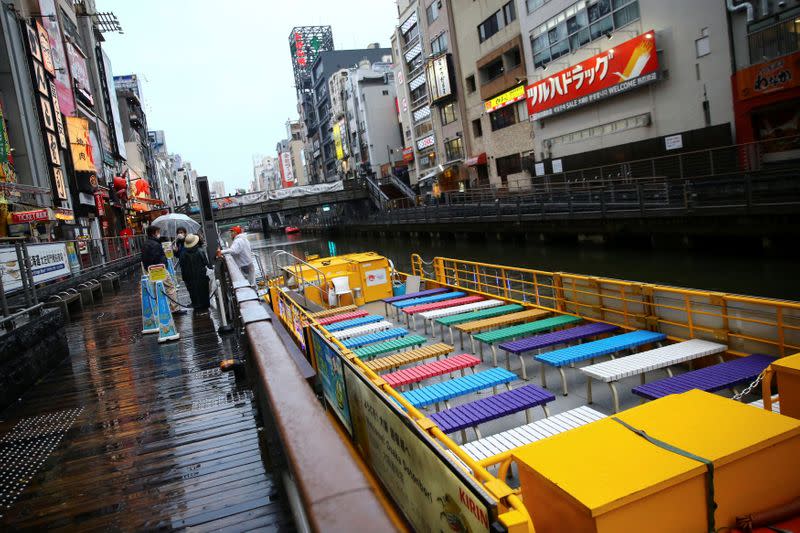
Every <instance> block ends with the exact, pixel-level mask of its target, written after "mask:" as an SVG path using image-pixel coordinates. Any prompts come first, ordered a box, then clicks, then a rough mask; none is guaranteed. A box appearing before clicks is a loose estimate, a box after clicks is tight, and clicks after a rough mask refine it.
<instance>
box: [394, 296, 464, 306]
mask: <svg viewBox="0 0 800 533" xmlns="http://www.w3.org/2000/svg"><path fill="white" fill-rule="evenodd" d="M462 296H466V294H465V293H463V292H460V291H453V292H446V293H444V294H435V295H433V296H426V297H424V298H415V299H413V300H404V301H402V302H397V303H396V304H393V305H394V306H395V307H396V308H398V309H400V310H402V309H405V308H406V307H411V306H414V305H422V304H432V303H435V302H441V301H443V300H452V299H453V298H461V297H462Z"/></svg>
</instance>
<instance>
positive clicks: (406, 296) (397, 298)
mask: <svg viewBox="0 0 800 533" xmlns="http://www.w3.org/2000/svg"><path fill="white" fill-rule="evenodd" d="M449 290H450V289H446V288H439V289H427V290H424V291H419V292H410V293H408V294H401V295H399V296H390V297H389V298H384V299H383V300H381V301H382V302H383V303H385V304H393V303H396V302H402V301H403V300H412V299H414V298H422V297H425V296H433V295H435V294H442V293H445V292H447V291H449Z"/></svg>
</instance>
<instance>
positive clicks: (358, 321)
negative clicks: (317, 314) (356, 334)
mask: <svg viewBox="0 0 800 533" xmlns="http://www.w3.org/2000/svg"><path fill="white" fill-rule="evenodd" d="M381 320H385V319H384V317H382V316H381V315H367V316H362V317H360V318H351V319H350V320H342V321H341V322H334V323H333V324H328V325H327V326H325V329H327V330H328V331H330V332H334V331H339V330H342V329H350V328H355V327H358V326H365V325H367V324H372V323H373V322H380V321H381Z"/></svg>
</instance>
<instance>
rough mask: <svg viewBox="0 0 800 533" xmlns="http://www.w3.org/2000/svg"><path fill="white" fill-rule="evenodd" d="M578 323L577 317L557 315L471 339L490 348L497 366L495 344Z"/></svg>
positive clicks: (481, 351) (485, 333)
mask: <svg viewBox="0 0 800 533" xmlns="http://www.w3.org/2000/svg"><path fill="white" fill-rule="evenodd" d="M580 321H581V318H580V317H577V316H572V315H559V316H554V317H550V318H545V319H544V320H537V321H536V322H527V323H525V324H519V325H516V326H511V327H508V328H502V329H495V330H493V331H484V332H483V333H477V334H475V335H473V338H474V339H475V340H476V341H480V342H481V343H486V344H488V345H489V346H491V347H492V358H493V360H494V366H497V347H496V344H497V343H500V342H503V341H507V340H510V339H514V338H516V337H525V336H527V335H535V334H536V333H541V332H543V331H548V330H551V329H553V328H558V327H561V326H567V325H569V324H574V323H576V322H580ZM478 346H479V354H480V358H481V361H483V344H479V345H478Z"/></svg>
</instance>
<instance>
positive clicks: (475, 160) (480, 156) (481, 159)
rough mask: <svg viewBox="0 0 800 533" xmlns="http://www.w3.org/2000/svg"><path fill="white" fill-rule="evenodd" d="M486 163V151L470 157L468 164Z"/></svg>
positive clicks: (471, 165) (472, 165)
mask: <svg viewBox="0 0 800 533" xmlns="http://www.w3.org/2000/svg"><path fill="white" fill-rule="evenodd" d="M485 164H486V152H483V153H480V154H478V155H476V156H475V157H470V158H469V159H467V166H468V167H474V166H477V165H485Z"/></svg>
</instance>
